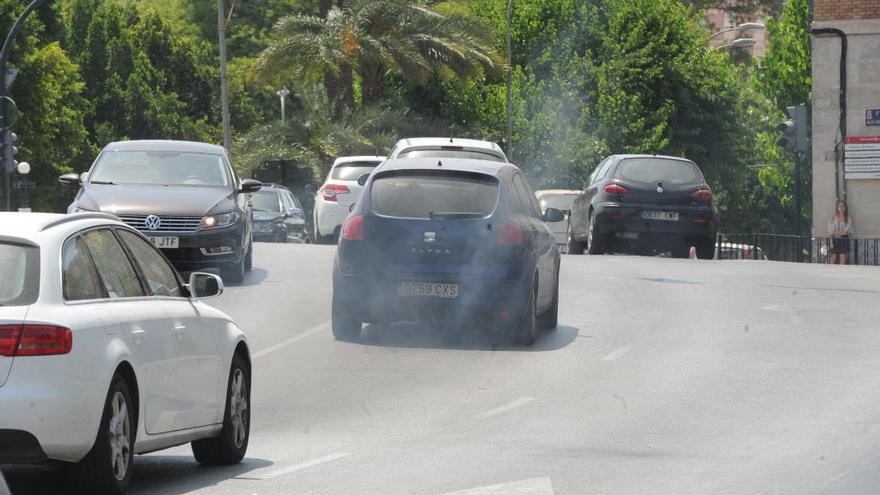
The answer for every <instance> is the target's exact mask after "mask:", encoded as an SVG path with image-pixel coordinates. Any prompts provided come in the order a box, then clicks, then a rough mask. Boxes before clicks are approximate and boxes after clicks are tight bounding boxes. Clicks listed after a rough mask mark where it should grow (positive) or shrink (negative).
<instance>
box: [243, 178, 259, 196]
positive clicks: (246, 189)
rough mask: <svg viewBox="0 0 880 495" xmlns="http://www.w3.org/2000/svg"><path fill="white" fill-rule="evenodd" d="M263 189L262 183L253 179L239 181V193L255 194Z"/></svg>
mask: <svg viewBox="0 0 880 495" xmlns="http://www.w3.org/2000/svg"><path fill="white" fill-rule="evenodd" d="M262 188H263V183H262V182H260V181H258V180H254V179H245V180H243V181H241V188H239V192H243V193H245V194H248V193H255V192H257V191H259V190H260V189H262Z"/></svg>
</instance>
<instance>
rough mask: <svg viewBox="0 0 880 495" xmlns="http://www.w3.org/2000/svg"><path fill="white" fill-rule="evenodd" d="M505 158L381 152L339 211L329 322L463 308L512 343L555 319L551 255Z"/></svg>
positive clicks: (546, 235)
mask: <svg viewBox="0 0 880 495" xmlns="http://www.w3.org/2000/svg"><path fill="white" fill-rule="evenodd" d="M562 218H563V214H562V212H561V211H559V210H557V209H554V208H548V209H547V211H545V212H544V213H543V214H542V213H541V211H540V209H539V207H538V202H537V201H536V199H535V195H534V193H533V192H532V190H531V189H530V188H529V186H528V184H527V183H526V181H525V178H524V177H523V174H522V173H521V172H520V170H519V168H517V167H516V166H514V165H512V164H509V163H506V162H500V161H485V160H472V159H468V160H462V159H453V158H450V159H444V160H443V161H442V164H440V163H438V160H437V159H436V158H430V159H425V158H418V159H413V158H410V159H401V160H389V161H387V162H385V163H383V164H382V165H381V166H380V167H379V168H377V169H376V171H375V172H373V174H372V175H371V176H370V178H369V179H368V180H367V182H366V186H365V188H364V196H363V197H362V198H361V201H359V202H358V203H357V204H356V205H355V208H354V210H353V211H352V213H351V214H350V215H349V217H348V218H347V219H346V220H345V223H344V225H343V228H342V236H341V238H340V241H339V247H338V248H337V255H336V261H335V263H334V271H333V301H332V329H333V335H334V336H335V337H336V338H338V339H342V340H349V339H356V338H357V337H358V336H359V335H360V332H361V325H362V323H363V322H370V323H375V322H393V321H401V320H426V319H432V320H436V319H440V320H442V319H444V318H445V317H446V316H454V317H458V316H463V317H466V318H472V319H475V320H477V321H479V322H487V323H489V324H490V325H491V327H492V328H493V329H495V330H500V331H501V332H503V333H504V334H505V335H504V336H505V337H512V338H513V340H514V341H515V342H517V343H520V344H525V345H531V344H532V343H533V342H534V341H535V338H536V336H537V332H538V330H539V328H554V327H555V326H556V317H557V312H558V305H559V294H558V287H559V262H560V255H559V251H558V250H557V249H556V247H555V245H554V242H553V234H552V232H551V231H550V228H549V227H548V226H547V223H546V222H548V221H550V222H555V221H559V220H561V219H562Z"/></svg>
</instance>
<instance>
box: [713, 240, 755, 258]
mask: <svg viewBox="0 0 880 495" xmlns="http://www.w3.org/2000/svg"><path fill="white" fill-rule="evenodd" d="M715 259H716V260H763V261H767V260H768V258H767V255H766V254H764V250H763V249H761V247H760V246H755V245H752V244H736V243H732V242H719V243H718V244H717V245H716V246H715Z"/></svg>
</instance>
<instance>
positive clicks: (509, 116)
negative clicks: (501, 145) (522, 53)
mask: <svg viewBox="0 0 880 495" xmlns="http://www.w3.org/2000/svg"><path fill="white" fill-rule="evenodd" d="M512 18H513V0H507V29H506V33H505V39H506V42H507V64H508V67H507V92H506V93H507V159H508V160H510V161H513V99H512V98H513V97H512V95H511V91H513V49H512V48H511V45H510V22H511V19H512Z"/></svg>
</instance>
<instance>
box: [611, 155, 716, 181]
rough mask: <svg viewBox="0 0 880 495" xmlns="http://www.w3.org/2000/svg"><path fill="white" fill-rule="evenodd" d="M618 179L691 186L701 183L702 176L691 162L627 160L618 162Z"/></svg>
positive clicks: (645, 159)
mask: <svg viewBox="0 0 880 495" xmlns="http://www.w3.org/2000/svg"><path fill="white" fill-rule="evenodd" d="M615 175H616V176H617V178H618V179H624V180H630V181H633V182H642V183H645V184H657V183H661V182H662V183H663V184H693V183H695V182H702V181H703V174H702V173H700V169H699V168H697V166H696V165H694V164H693V163H691V162H687V161H684V160H668V159H664V158H627V159H624V160H623V161H621V162H620V165H618V167H617V173H616V174H615Z"/></svg>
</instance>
